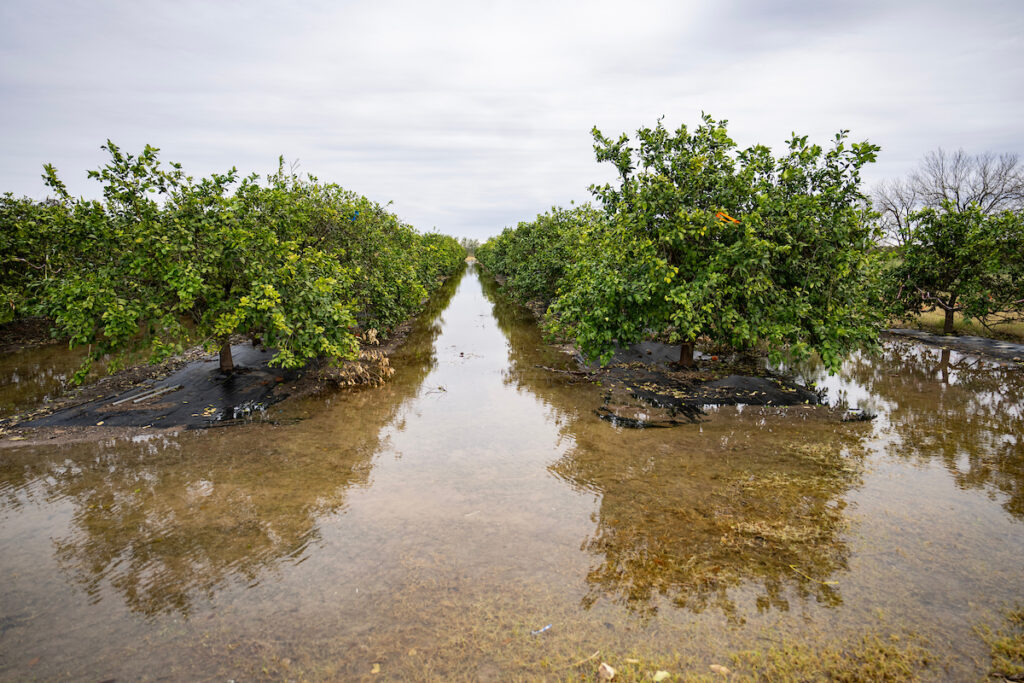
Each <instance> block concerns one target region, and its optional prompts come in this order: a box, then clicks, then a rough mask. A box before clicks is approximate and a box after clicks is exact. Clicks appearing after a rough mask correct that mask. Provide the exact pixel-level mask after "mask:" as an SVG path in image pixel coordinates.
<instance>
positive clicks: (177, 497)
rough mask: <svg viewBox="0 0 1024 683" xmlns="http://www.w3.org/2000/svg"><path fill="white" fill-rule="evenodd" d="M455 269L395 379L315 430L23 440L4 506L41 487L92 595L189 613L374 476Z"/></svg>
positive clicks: (420, 370)
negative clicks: (64, 526)
mask: <svg viewBox="0 0 1024 683" xmlns="http://www.w3.org/2000/svg"><path fill="white" fill-rule="evenodd" d="M460 278H461V275H460V276H458V277H455V278H452V279H451V280H450V281H449V282H448V283H446V284H445V285H444V286H443V287H442V289H441V290H440V291H439V292H438V293H437V294H435V296H434V297H433V298H432V299H431V301H430V303H429V307H428V310H427V311H425V313H424V314H423V316H421V318H420V319H419V320H418V321H417V324H416V326H415V329H414V331H413V332H412V334H411V336H410V339H409V343H408V345H407V346H406V348H404V349H403V352H402V353H403V355H405V356H406V361H404V362H402V363H401V366H400V369H399V372H398V373H397V374H396V376H395V378H394V380H393V381H392V382H390V383H389V384H387V385H386V386H384V387H382V388H379V389H374V390H373V391H354V392H348V393H345V394H342V395H339V396H338V397H337V400H338V401H344V403H345V409H344V411H341V412H340V413H337V412H336V413H333V414H332V415H334V416H335V419H334V420H329V419H321V420H318V421H317V424H316V428H315V430H310V429H303V428H302V427H303V425H301V424H300V425H295V426H294V427H291V428H288V429H287V430H284V429H281V428H277V427H274V426H273V425H269V424H253V425H247V426H241V427H232V428H230V429H222V430H210V431H209V432H207V433H201V434H187V433H186V434H180V435H178V434H174V435H169V434H166V433H158V434H154V435H153V436H152V437H149V438H136V439H134V440H118V441H114V440H111V441H107V442H103V443H99V444H92V445H85V446H83V445H82V444H75V445H74V446H73V447H70V448H64V449H59V450H56V451H55V450H54V449H34V448H29V449H19V451H17V452H14V453H12V454H11V455H10V456H5V458H4V459H3V460H2V461H0V465H2V467H0V495H2V498H0V505H2V506H3V507H5V508H12V507H16V506H18V505H20V504H21V501H22V500H23V499H24V498H31V497H33V496H37V495H42V496H44V497H45V498H46V499H47V501H49V502H57V501H68V502H70V503H71V505H72V506H73V508H74V512H73V515H72V520H71V532H70V533H68V534H67V535H65V536H63V537H60V538H56V539H54V545H55V549H56V555H57V559H58V562H59V564H60V566H61V567H62V569H63V570H64V571H65V572H66V573H67V574H68V575H69V576H70V577H71V578H72V579H73V580H74V582H75V583H77V584H79V585H81V586H82V587H83V588H84V590H85V591H86V593H87V594H88V595H89V596H90V597H91V599H92V600H93V601H99V600H101V599H102V597H103V596H104V592H105V586H109V587H110V588H112V589H113V590H114V591H115V592H116V593H117V594H118V595H120V596H121V597H122V598H123V600H124V602H125V604H126V605H127V606H128V607H129V608H130V609H131V610H132V611H135V612H138V613H142V614H144V615H147V616H155V615H158V614H161V613H180V614H182V615H186V616H187V615H189V614H190V613H192V612H193V610H194V606H195V602H196V601H197V600H201V599H212V598H213V597H214V595H215V593H216V592H218V591H219V590H221V589H223V588H225V587H226V586H228V585H231V584H237V583H241V584H252V583H255V582H259V581H261V579H262V578H263V577H265V576H266V575H267V573H268V572H273V571H274V570H275V568H277V567H279V566H280V565H281V564H282V563H287V562H299V561H301V560H302V559H303V558H304V557H305V555H306V552H307V548H308V547H309V546H311V545H315V544H316V543H317V542H318V541H319V540H320V529H319V524H320V520H322V519H323V518H324V517H325V516H326V515H330V514H333V513H337V512H340V511H342V510H344V508H345V505H346V496H347V494H348V492H349V491H350V490H351V489H353V487H359V486H364V485H366V484H367V483H368V481H369V477H370V472H371V470H372V467H373V463H372V459H373V456H374V455H375V454H376V453H377V452H378V450H379V449H380V445H381V444H380V439H381V435H382V430H383V429H384V428H385V427H386V426H387V425H388V424H390V423H391V422H392V421H393V420H394V418H395V416H396V415H397V414H398V412H399V411H400V409H401V407H402V406H403V404H404V403H405V402H406V401H407V400H408V399H410V398H411V397H413V396H415V395H416V393H417V392H418V391H419V387H420V385H421V383H422V382H423V380H424V378H425V377H426V376H427V374H428V372H429V371H430V369H431V368H432V367H433V366H434V365H435V363H436V360H435V358H434V355H433V352H432V350H433V348H434V344H433V342H434V339H435V338H436V336H437V335H438V334H439V332H440V326H439V325H438V324H437V318H438V317H439V316H440V313H441V311H443V310H444V308H445V307H446V306H447V304H448V301H449V299H450V298H451V296H452V294H453V293H454V292H455V289H456V287H457V285H458V280H459V279H460ZM353 416H358V417H357V419H353ZM338 418H341V419H338Z"/></svg>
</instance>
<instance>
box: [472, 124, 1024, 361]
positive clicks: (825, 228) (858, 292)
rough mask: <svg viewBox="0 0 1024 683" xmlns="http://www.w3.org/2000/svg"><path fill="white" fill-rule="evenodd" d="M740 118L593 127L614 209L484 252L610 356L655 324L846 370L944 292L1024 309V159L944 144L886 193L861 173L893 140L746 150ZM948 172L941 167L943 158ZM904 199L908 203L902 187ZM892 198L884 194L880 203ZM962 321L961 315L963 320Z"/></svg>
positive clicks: (542, 228)
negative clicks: (615, 132) (856, 354)
mask: <svg viewBox="0 0 1024 683" xmlns="http://www.w3.org/2000/svg"><path fill="white" fill-rule="evenodd" d="M726 124H727V122H726V121H716V120H714V119H712V118H711V117H708V116H704V117H703V119H702V121H701V123H700V124H699V125H697V126H696V127H694V128H692V129H691V128H689V127H687V126H682V127H680V128H679V129H677V130H675V131H670V130H668V129H666V128H665V127H664V126H663V125H662V124H661V122H660V121H659V122H658V124H657V125H656V126H655V127H654V128H641V129H640V130H638V131H637V134H636V137H635V139H633V138H630V136H628V135H625V134H623V135H621V136H619V137H618V138H614V139H613V138H608V137H605V136H604V135H603V134H602V133H601V132H600V131H599V130H597V129H596V128H595V129H594V131H593V136H594V142H595V144H594V149H595V152H596V156H597V160H598V161H599V162H602V163H608V164H611V165H612V166H613V167H614V168H615V171H616V175H617V180H616V181H615V182H613V183H608V184H604V185H592V186H591V188H590V190H591V193H592V194H593V195H594V197H595V199H596V200H597V204H598V206H597V207H591V206H590V205H586V206H582V207H574V208H571V209H561V208H554V209H552V210H551V211H549V212H547V213H544V214H541V215H539V216H537V217H536V218H535V219H534V220H532V221H525V222H522V223H519V224H518V226H516V227H510V228H507V229H506V230H505V231H504V232H502V233H501V234H500V235H499V236H497V237H494V238H492V239H490V240H488V241H487V242H486V243H485V244H483V245H481V246H480V247H479V248H478V249H477V250H476V257H477V258H478V259H479V261H480V262H481V263H482V264H483V265H484V266H485V267H486V268H488V269H489V270H490V271H492V272H493V273H495V274H497V275H500V276H503V277H504V278H505V286H506V288H507V290H508V291H509V292H510V293H511V294H512V296H513V297H515V298H517V299H519V300H521V301H530V300H539V301H542V302H543V303H544V304H546V305H547V314H546V323H547V325H548V326H549V328H550V329H551V330H552V331H554V332H555V333H558V334H560V335H562V336H565V337H567V338H571V339H573V340H575V342H576V343H577V344H578V346H579V347H580V348H581V350H582V351H583V352H584V354H586V355H587V356H589V357H592V358H598V359H601V360H603V361H607V360H608V359H609V358H610V357H611V355H612V353H613V352H614V350H615V348H616V347H617V346H622V345H628V344H631V343H634V342H637V341H641V340H643V339H649V338H653V337H657V338H662V339H666V340H667V341H670V342H672V343H677V344H680V346H681V355H680V362H681V363H682V364H683V365H692V364H693V350H694V343H695V342H696V341H697V340H698V339H701V338H703V339H707V340H709V341H710V342H711V343H713V344H714V345H715V346H717V347H720V348H721V347H726V348H731V349H735V350H750V349H753V348H755V347H760V348H765V349H767V351H768V352H769V354H770V355H771V356H772V357H774V358H775V359H779V358H781V357H782V356H783V355H788V356H790V357H795V358H800V357H804V356H806V355H808V354H809V353H811V352H812V351H813V352H817V353H818V354H819V355H820V356H821V358H822V360H823V361H824V362H825V363H826V365H827V366H829V367H830V368H833V369H834V368H837V367H838V364H839V363H840V362H841V360H842V358H843V357H844V356H845V355H846V354H847V353H849V352H850V351H851V350H853V349H855V348H859V347H865V346H867V347H871V346H873V345H875V344H877V340H878V331H879V329H880V328H881V327H882V325H883V324H885V323H886V322H887V321H889V320H891V319H893V318H894V317H898V316H900V315H908V314H914V313H917V312H919V311H920V310H922V309H923V308H927V307H938V308H940V309H942V310H945V311H947V312H948V314H947V326H949V325H950V323H951V321H952V314H953V312H961V313H962V314H964V315H966V316H969V317H975V318H979V319H981V320H983V321H986V322H988V321H990V319H991V318H992V316H997V315H1008V316H1017V317H1019V316H1020V314H1021V311H1022V309H1024V221H1022V211H1021V210H1022V207H1024V174H1022V172H1021V168H1020V167H1019V166H1018V164H1017V160H1016V157H1009V156H1006V157H1000V158H995V157H991V156H980V157H967V156H966V155H964V154H962V153H959V154H954V155H947V154H944V153H941V152H939V153H935V154H934V155H931V156H930V157H929V158H928V159H927V160H926V164H925V169H924V170H922V171H918V172H917V173H916V174H915V175H913V176H912V177H911V178H910V179H909V180H907V181H905V182H902V183H890V184H888V185H884V186H882V187H881V188H880V189H879V191H878V193H877V195H876V197H875V201H874V202H872V201H871V199H870V198H869V197H868V195H867V193H866V192H865V191H864V190H863V188H862V180H861V171H862V169H863V168H864V167H865V165H867V164H869V163H872V162H874V161H875V159H876V157H877V154H878V152H879V148H878V147H877V146H875V145H872V144H870V143H868V142H859V143H858V142H852V143H851V142H850V141H849V140H848V132H847V131H841V132H840V133H838V134H837V135H836V136H835V138H834V139H833V140H832V141H831V143H830V144H829V145H828V146H827V147H826V146H821V145H817V144H813V143H811V142H809V141H808V139H807V137H805V136H796V135H794V136H793V137H792V138H791V139H790V140H789V141H788V142H787V145H786V149H785V151H784V152H783V153H782V154H781V155H778V156H776V155H775V154H773V152H772V150H771V149H769V148H768V147H765V146H763V145H755V146H753V147H749V148H747V149H739V148H738V146H737V145H736V143H735V142H734V141H733V140H732V139H731V138H730V137H729V135H728V132H727V128H726ZM929 169H930V170H929ZM897 196H898V197H902V198H903V201H902V203H901V202H900V201H899V200H898V199H894V197H897ZM876 207H877V208H876ZM948 331H951V327H948Z"/></svg>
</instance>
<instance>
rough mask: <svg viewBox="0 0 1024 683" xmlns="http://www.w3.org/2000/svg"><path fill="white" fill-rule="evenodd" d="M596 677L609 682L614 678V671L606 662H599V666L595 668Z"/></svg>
mask: <svg viewBox="0 0 1024 683" xmlns="http://www.w3.org/2000/svg"><path fill="white" fill-rule="evenodd" d="M597 677H598V678H600V679H601V680H602V681H610V680H612V679H613V678H615V669H613V668H612V667H611V666H610V665H609V664H608V663H607V662H601V666H599V667H597Z"/></svg>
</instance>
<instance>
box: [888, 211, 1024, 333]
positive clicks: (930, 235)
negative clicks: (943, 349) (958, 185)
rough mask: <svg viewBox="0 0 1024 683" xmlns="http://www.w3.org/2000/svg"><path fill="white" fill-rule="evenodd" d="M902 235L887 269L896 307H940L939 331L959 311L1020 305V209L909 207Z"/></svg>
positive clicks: (1013, 311) (1023, 301)
mask: <svg viewBox="0 0 1024 683" xmlns="http://www.w3.org/2000/svg"><path fill="white" fill-rule="evenodd" d="M906 225H907V229H906V239H905V241H904V242H903V244H902V245H900V248H899V252H898V258H897V260H896V261H895V263H894V265H893V267H892V270H891V271H890V278H891V279H890V286H891V287H893V288H894V289H895V296H894V299H895V301H896V304H897V306H898V309H899V311H900V312H903V313H907V312H911V313H916V312H918V311H920V310H922V309H924V308H932V307H934V308H938V309H939V310H941V311H943V313H944V323H943V332H944V333H945V334H952V333H953V322H954V315H955V314H956V313H961V314H963V315H964V316H966V317H969V318H975V319H977V320H979V321H982V322H983V323H986V324H987V321H988V320H989V318H990V317H993V316H994V317H999V316H1001V315H1010V316H1013V315H1019V314H1020V312H1021V311H1022V310H1024V219H1022V214H1021V213H1020V212H1013V211H1009V210H1006V211H1002V212H999V213H986V212H985V211H984V210H983V209H982V208H981V206H979V205H978V204H976V203H971V204H970V205H968V206H966V207H963V208H958V207H957V206H955V205H954V204H952V203H951V202H949V201H944V202H943V203H942V205H941V206H940V207H939V208H938V209H935V208H930V207H929V208H925V209H922V210H920V211H917V212H914V213H911V214H910V215H909V216H908V219H907V221H906Z"/></svg>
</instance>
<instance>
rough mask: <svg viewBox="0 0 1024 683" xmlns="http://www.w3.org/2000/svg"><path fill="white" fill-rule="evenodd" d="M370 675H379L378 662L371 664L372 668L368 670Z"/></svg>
mask: <svg viewBox="0 0 1024 683" xmlns="http://www.w3.org/2000/svg"><path fill="white" fill-rule="evenodd" d="M370 673H372V674H379V673H380V662H374V663H373V668H372V669H370Z"/></svg>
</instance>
